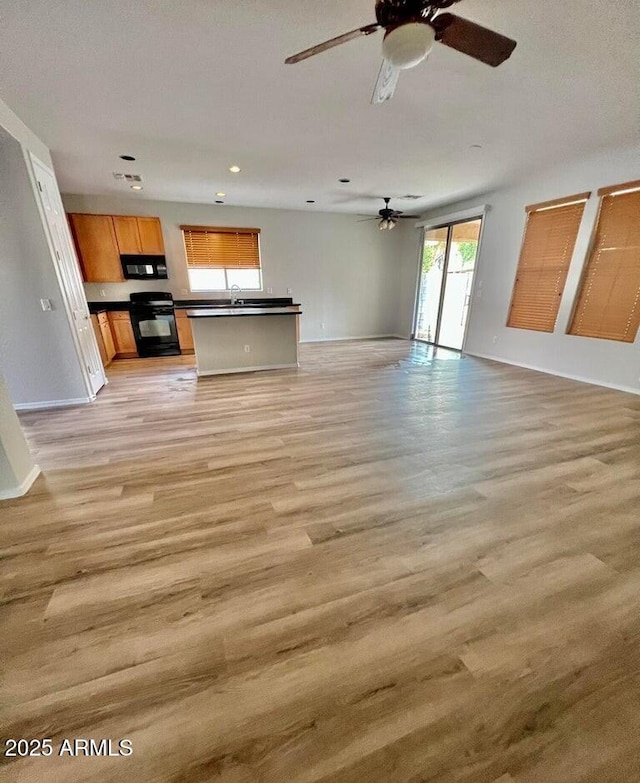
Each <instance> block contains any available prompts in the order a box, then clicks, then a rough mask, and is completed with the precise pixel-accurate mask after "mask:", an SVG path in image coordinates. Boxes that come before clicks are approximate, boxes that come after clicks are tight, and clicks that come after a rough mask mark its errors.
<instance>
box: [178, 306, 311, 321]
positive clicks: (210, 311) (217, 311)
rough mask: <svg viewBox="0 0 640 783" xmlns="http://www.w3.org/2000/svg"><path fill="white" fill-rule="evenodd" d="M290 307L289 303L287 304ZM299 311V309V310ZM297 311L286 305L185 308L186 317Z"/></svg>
mask: <svg viewBox="0 0 640 783" xmlns="http://www.w3.org/2000/svg"><path fill="white" fill-rule="evenodd" d="M289 307H291V305H289ZM300 312H301V311H300ZM299 314H300V313H299V312H296V311H295V310H290V309H289V308H288V307H257V306H256V305H253V306H249V307H243V306H242V305H240V306H236V307H200V308H195V309H193V308H190V309H189V310H187V318H241V317H242V316H254V317H255V316H257V315H299Z"/></svg>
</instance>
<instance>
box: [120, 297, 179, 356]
mask: <svg viewBox="0 0 640 783" xmlns="http://www.w3.org/2000/svg"><path fill="white" fill-rule="evenodd" d="M130 299H131V307H130V313H131V326H132V327H133V334H134V336H135V338H136V345H137V346H138V356H142V357H147V356H177V355H178V354H179V353H180V343H179V342H178V330H177V327H176V316H175V312H174V309H173V297H172V296H171V294H170V293H167V292H166V291H145V292H144V293H140V294H130Z"/></svg>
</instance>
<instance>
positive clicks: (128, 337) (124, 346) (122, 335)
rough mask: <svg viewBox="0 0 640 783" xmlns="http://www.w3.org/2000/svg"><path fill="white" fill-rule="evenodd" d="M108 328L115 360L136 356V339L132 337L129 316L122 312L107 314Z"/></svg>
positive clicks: (116, 311)
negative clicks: (111, 336)
mask: <svg viewBox="0 0 640 783" xmlns="http://www.w3.org/2000/svg"><path fill="white" fill-rule="evenodd" d="M109 326H110V327H111V334H112V335H113V344H114V348H115V352H116V353H115V355H116V358H117V359H132V358H134V357H135V356H137V355H138V348H137V346H136V338H135V337H134V335H133V327H132V326H131V316H130V315H129V313H128V312H126V311H124V310H114V311H113V312H110V313H109Z"/></svg>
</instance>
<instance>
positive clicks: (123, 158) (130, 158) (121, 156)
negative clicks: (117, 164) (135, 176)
mask: <svg viewBox="0 0 640 783" xmlns="http://www.w3.org/2000/svg"><path fill="white" fill-rule="evenodd" d="M120 160H135V158H134V157H133V155H120Z"/></svg>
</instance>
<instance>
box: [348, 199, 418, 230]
mask: <svg viewBox="0 0 640 783" xmlns="http://www.w3.org/2000/svg"><path fill="white" fill-rule="evenodd" d="M383 201H384V207H383V208H382V209H380V210H378V217H372V218H364V220H359V221H358V223H366V221H367V220H379V221H380V222H379V223H378V228H379V229H380V231H390V230H391V229H392V228H395V227H396V223H397V222H398V220H412V219H413V220H417V219H418V218H419V217H420V216H419V215H405V214H404V213H403V212H400V211H399V210H397V209H391V207H390V206H389V202H390V201H391V198H390V197H389V196H385V197H384V199H383Z"/></svg>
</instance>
